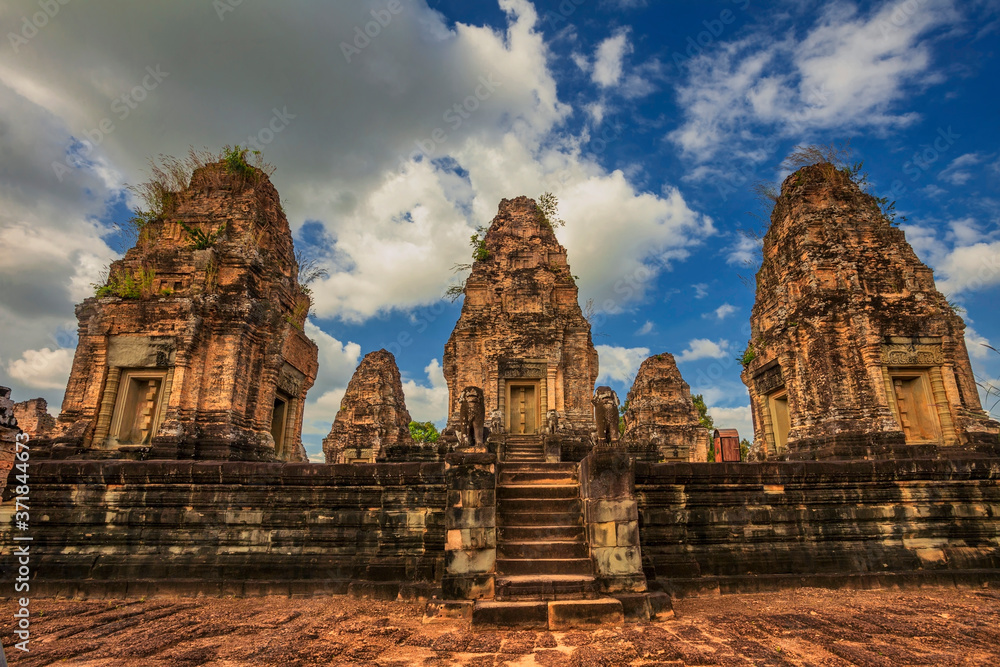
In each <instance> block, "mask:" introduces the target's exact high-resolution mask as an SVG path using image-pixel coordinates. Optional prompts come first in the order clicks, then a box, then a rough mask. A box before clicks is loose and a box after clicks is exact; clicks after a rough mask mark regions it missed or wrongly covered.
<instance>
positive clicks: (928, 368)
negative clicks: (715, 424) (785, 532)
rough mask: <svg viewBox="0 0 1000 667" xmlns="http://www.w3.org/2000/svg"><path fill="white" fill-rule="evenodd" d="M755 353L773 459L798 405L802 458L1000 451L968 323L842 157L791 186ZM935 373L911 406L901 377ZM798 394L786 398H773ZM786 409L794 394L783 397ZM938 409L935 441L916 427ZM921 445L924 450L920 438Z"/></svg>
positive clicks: (762, 280)
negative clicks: (841, 164)
mask: <svg viewBox="0 0 1000 667" xmlns="http://www.w3.org/2000/svg"><path fill="white" fill-rule="evenodd" d="M750 323H751V341H750V343H751V345H752V346H753V350H754V352H755V354H756V358H754V359H753V360H752V361H750V363H749V364H748V365H747V366H746V368H745V370H744V372H743V381H744V383H746V385H747V387H748V388H749V391H750V400H751V406H752V409H753V418H754V431H755V438H756V440H757V441H758V442H761V443H765V448H766V453H767V455H768V456H769V457H772V458H773V457H774V456H776V455H779V456H780V455H784V454H785V450H786V448H785V446H783V445H782V443H781V442H780V440H781V438H780V437H777V436H776V435H775V430H776V429H777V430H781V427H778V426H776V422H777V421H784V420H783V419H781V418H780V417H779V415H778V413H785V412H787V422H788V424H787V427H788V428H787V455H789V456H791V457H793V458H859V459H860V458H865V457H871V456H894V457H903V456H915V455H916V456H928V455H935V454H937V455H953V454H954V453H956V452H957V451H958V450H960V449H967V450H972V451H977V450H978V451H984V452H993V453H996V452H997V450H998V442H1000V441H998V433H1000V424H997V422H995V421H991V420H989V419H988V418H987V416H986V414H985V412H983V410H982V408H981V406H980V402H979V395H978V392H977V389H976V385H975V380H974V378H973V375H972V369H971V366H970V364H969V355H968V351H967V350H966V346H965V338H964V331H965V324H964V322H963V321H962V318H961V317H959V316H958V315H957V314H956V313H955V311H954V310H953V309H952V307H951V306H950V305H949V304H948V302H947V300H946V298H945V297H944V295H943V294H941V293H940V292H939V291H938V290H937V289H936V288H935V285H934V276H933V273H932V272H931V270H930V269H929V268H928V267H927V266H926V265H924V264H923V263H922V262H921V261H920V260H919V259H918V258H917V256H916V255H915V254H914V252H913V249H912V248H911V247H910V245H909V244H908V243H907V242H906V239H905V236H904V234H903V231H902V230H901V229H898V228H895V227H893V226H892V225H891V224H890V223H889V221H888V220H886V219H885V217H884V216H883V215H882V214H881V212H880V210H879V206H878V203H877V202H876V201H875V200H874V199H873V198H872V197H871V196H869V195H867V194H865V193H863V192H862V191H861V190H860V189H859V188H858V186H857V185H855V184H854V183H853V182H852V181H851V179H850V178H849V177H848V176H847V175H846V174H844V173H843V172H840V171H838V170H836V169H835V168H834V167H833V166H832V165H830V164H818V165H813V166H810V167H804V168H802V169H800V170H798V171H797V172H795V173H794V174H792V175H790V176H789V177H788V178H787V179H785V182H784V183H783V184H782V186H781V195H780V196H779V197H778V199H777V202H776V204H775V207H774V211H773V213H772V215H771V224H770V227H769V229H768V232H767V235H766V236H765V237H764V246H763V263H762V265H761V268H760V271H759V272H758V273H757V294H756V301H755V303H754V307H753V313H752V315H751V318H750ZM894 372H896V374H897V375H898V374H900V373H902V374H904V375H919V374H921V373H923V374H924V375H925V377H924V378H923V380H922V381H921V382H922V385H923V386H922V390H921V391H920V394H921V395H920V396H916V395H914V396H910V397H908V398H907V399H906V401H905V403H906V409H907V410H909V411H910V414H909V416H908V417H907V416H906V415H905V414H904V415H902V416H901V413H900V408H899V407H898V405H899V404H898V403H897V398H896V392H897V389H896V388H895V385H894V381H893V374H894ZM782 387H784V389H785V390H787V408H781V407H776V406H775V404H774V403H773V401H771V402H769V399H768V396H769V395H770V396H772V397H774V396H776V395H778V394H780V393H781V388H782ZM782 405H784V401H782ZM916 413H923V414H924V415H926V419H927V420H928V423H930V424H932V426H931V427H930V428H932V429H936V431H937V433H936V434H934V435H933V436H932V437H923V438H921V437H916V436H915V435H914V433H915V432H917V431H920V430H922V429H916V428H913V429H912V432H911V434H910V435H906V434H905V433H904V425H906V424H909V425H910V426H911V427H912V426H913V423H915V421H916V420H914V415H915V414H916ZM916 444H919V446H920V447H922V450H919V453H918V454H914V453H913V451H908V450H911V449H912V447H911V446H912V445H916Z"/></svg>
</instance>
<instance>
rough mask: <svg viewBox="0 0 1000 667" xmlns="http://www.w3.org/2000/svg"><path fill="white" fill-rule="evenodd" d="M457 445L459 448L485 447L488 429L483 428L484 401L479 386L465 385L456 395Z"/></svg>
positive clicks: (484, 420) (484, 417) (484, 418)
mask: <svg viewBox="0 0 1000 667" xmlns="http://www.w3.org/2000/svg"><path fill="white" fill-rule="evenodd" d="M458 404H459V406H460V407H459V419H458V446H459V447H460V448H461V449H473V448H485V447H486V438H487V437H489V431H488V430H487V429H486V428H485V422H486V401H485V400H484V398H483V390H482V389H480V388H479V387H466V388H465V389H463V390H462V393H461V394H460V395H459V397H458Z"/></svg>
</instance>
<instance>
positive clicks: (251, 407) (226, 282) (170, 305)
mask: <svg viewBox="0 0 1000 667" xmlns="http://www.w3.org/2000/svg"><path fill="white" fill-rule="evenodd" d="M232 162H233V161H229V162H227V161H222V162H218V163H214V164H208V165H206V166H203V167H201V168H199V169H197V170H195V172H194V174H193V176H192V177H191V180H190V185H189V186H188V187H187V188H185V189H183V190H182V191H181V192H164V193H163V204H164V206H163V209H164V211H163V214H162V215H160V216H158V217H156V219H153V220H151V221H149V222H147V223H146V224H145V225H144V226H143V227H142V229H141V232H140V234H139V240H138V242H137V243H136V245H135V246H134V247H133V248H131V249H130V250H129V251H128V252H127V253H126V254H125V257H124V258H123V259H121V260H118V261H116V262H114V263H113V264H112V265H111V268H110V272H109V278H108V282H107V285H105V286H104V287H102V288H101V289H100V290H99V291H98V296H96V297H92V298H89V299H87V300H86V301H84V302H83V303H82V304H80V305H79V306H77V309H76V314H77V318H78V320H79V344H78V346H77V349H76V356H75V358H74V360H73V368H72V372H71V375H70V378H69V384H68V385H67V388H66V395H65V398H64V400H63V405H62V413H61V414H60V416H59V419H58V424H57V429H56V432H57V435H56V436H55V437H54V438H53V440H52V448H51V454H52V456H53V457H62V458H66V457H78V456H82V457H85V458H139V459H142V458H168V459H177V458H181V459H185V458H187V459H190V458H195V459H213V460H227V459H230V460H232V459H240V460H271V459H279V460H289V461H296V460H304V459H305V452H304V449H303V448H302V443H301V433H302V411H303V406H304V402H305V396H306V391H307V390H308V389H309V387H311V386H312V384H313V380H314V379H315V377H316V371H317V347H316V345H315V344H314V343H313V342H312V341H311V340H309V339H308V338H307V337H306V336H305V334H304V333H303V331H302V329H303V325H304V322H305V318H306V313H307V311H308V307H309V303H310V300H309V295H308V293H307V292H306V291H305V290H304V289H303V288H302V287H301V286H300V285H299V283H298V279H297V274H298V266H297V264H296V260H295V255H294V252H293V248H292V235H291V231H290V229H289V226H288V221H287V220H286V219H285V215H284V213H283V211H282V209H281V205H280V203H279V198H278V193H277V191H276V190H275V189H274V187H273V186H272V185H271V182H270V180H269V179H268V177H267V175H266V174H265V173H264V172H262V171H260V170H259V169H256V168H254V167H251V166H249V165H246V164H245V163H244V162H243V161H242V159H240V160H237V161H235V162H236V168H235V169H234V167H233V164H232Z"/></svg>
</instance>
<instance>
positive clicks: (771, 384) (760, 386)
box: [753, 361, 785, 394]
mask: <svg viewBox="0 0 1000 667" xmlns="http://www.w3.org/2000/svg"><path fill="white" fill-rule="evenodd" d="M753 381H754V384H755V385H756V387H757V391H758V393H761V394H770V393H771V392H772V391H774V390H775V389H780V388H781V387H783V386H785V379H784V378H783V377H781V366H779V365H778V362H777V361H774V362H772V363H771V364H769V365H768V366H767V367H765V368H762V369H760V370H759V371H758V372H757V375H755V376H754V379H753Z"/></svg>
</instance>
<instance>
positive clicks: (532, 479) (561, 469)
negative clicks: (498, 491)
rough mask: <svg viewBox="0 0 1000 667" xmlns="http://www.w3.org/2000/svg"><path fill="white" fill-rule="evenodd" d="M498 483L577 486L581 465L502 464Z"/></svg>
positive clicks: (540, 462) (509, 462)
mask: <svg viewBox="0 0 1000 667" xmlns="http://www.w3.org/2000/svg"><path fill="white" fill-rule="evenodd" d="M498 472H499V476H498V480H497V481H498V483H499V484H500V485H501V486H503V485H509V484H577V483H578V482H579V465H578V464H576V463H546V462H542V461H535V462H530V463H518V462H511V461H506V462H504V463H501V464H500V467H499V471H498Z"/></svg>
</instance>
